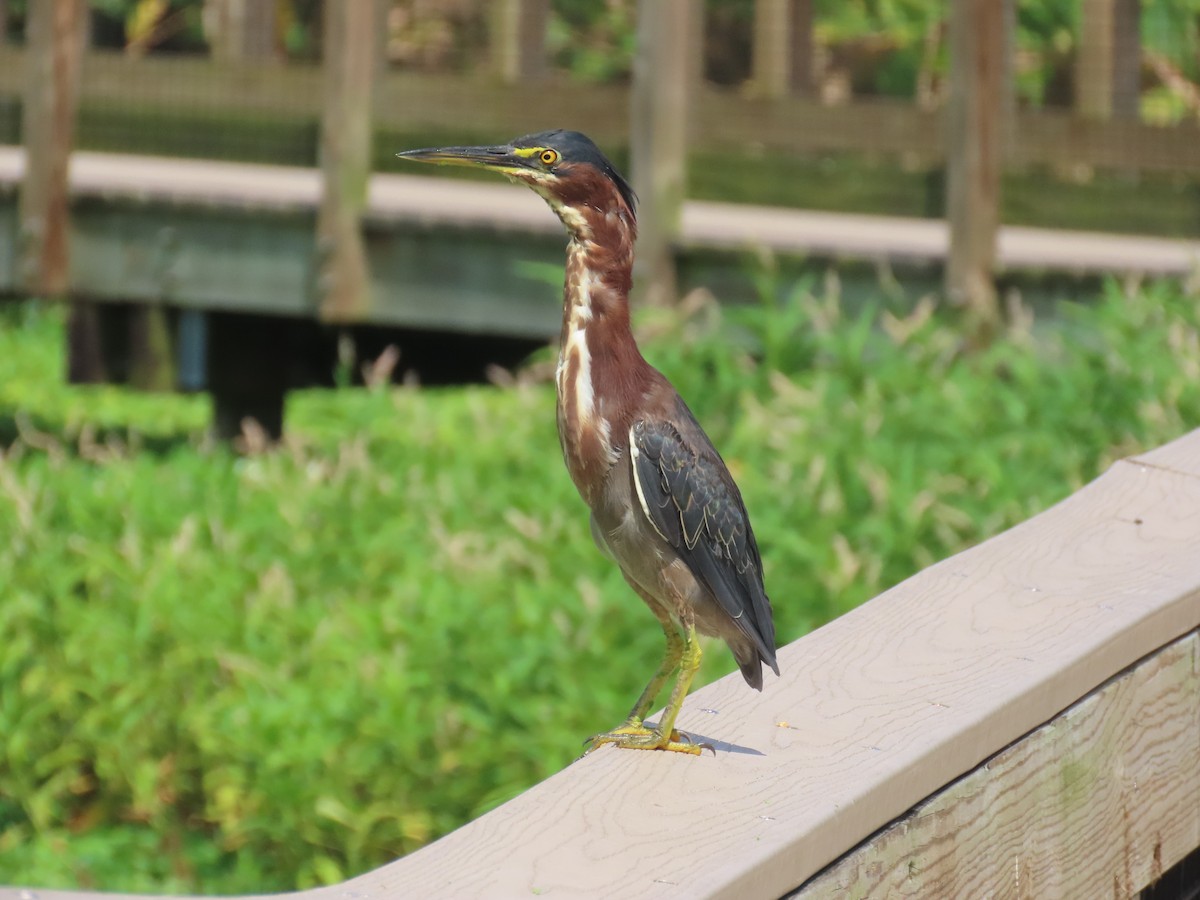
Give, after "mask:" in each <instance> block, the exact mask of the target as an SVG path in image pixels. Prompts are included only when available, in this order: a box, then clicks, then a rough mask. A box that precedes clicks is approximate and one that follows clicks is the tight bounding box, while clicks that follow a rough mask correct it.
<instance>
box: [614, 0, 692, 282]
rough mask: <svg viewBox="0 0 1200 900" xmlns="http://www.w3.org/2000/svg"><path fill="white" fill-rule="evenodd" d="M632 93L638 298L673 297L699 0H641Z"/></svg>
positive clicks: (632, 147) (630, 130) (631, 121)
mask: <svg viewBox="0 0 1200 900" xmlns="http://www.w3.org/2000/svg"><path fill="white" fill-rule="evenodd" d="M637 9H638V21H637V51H636V53H635V55H634V59H633V91H632V96H631V98H630V108H631V120H630V129H629V134H630V138H629V140H630V148H629V150H630V168H631V170H632V175H633V187H634V190H635V191H636V192H637V194H638V197H639V198H640V202H641V209H640V215H639V217H638V219H639V223H640V224H639V235H640V236H639V239H638V255H637V272H638V275H639V279H638V282H637V294H636V297H637V300H638V301H639V302H644V303H651V304H667V303H672V302H674V300H675V294H676V284H675V255H674V245H675V242H676V240H677V239H678V237H679V231H680V224H681V220H682V214H683V196H684V190H685V187H686V183H687V144H688V133H687V132H688V101H689V97H690V95H691V93H692V90H691V89H692V84H691V82H692V80H693V79H694V77H695V74H696V66H695V65H694V54H695V53H696V52H697V49H698V47H697V42H696V40H695V32H696V26H697V23H698V22H699V16H700V10H699V7H698V5H697V3H696V2H695V0H639V2H638V8H637Z"/></svg>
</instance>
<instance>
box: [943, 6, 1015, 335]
mask: <svg viewBox="0 0 1200 900" xmlns="http://www.w3.org/2000/svg"><path fill="white" fill-rule="evenodd" d="M950 6H951V12H950V96H949V102H948V104H947V109H946V164H947V173H946V195H947V196H946V206H947V209H946V219H947V224H948V226H949V229H950V250H949V257H948V259H947V262H946V294H947V295H948V297H949V298H950V301H951V302H952V303H954V304H956V305H960V306H963V307H965V308H966V309H967V310H968V311H969V313H970V314H971V318H972V320H973V325H972V330H973V331H974V332H975V334H974V337H976V338H983V339H984V340H986V338H987V336H988V335H989V334H990V333H991V331H992V329H993V328H994V326H995V325H996V324H997V323H998V321H999V306H998V304H997V301H996V287H995V284H994V282H993V276H994V273H995V266H996V232H997V230H998V228H999V225H1000V170H1001V162H1002V157H1003V149H1004V141H1005V137H1004V133H1003V132H1004V128H1003V123H1004V119H1005V116H1004V109H1005V102H1004V96H1005V90H1004V89H1005V85H1004V79H1003V75H1004V72H1005V71H1006V70H1007V68H1008V67H1007V65H1006V63H1005V55H1006V53H1007V52H1008V46H1007V42H1006V40H1005V36H1006V35H1007V34H1008V33H1009V29H1008V27H1007V25H1006V17H1007V16H1008V15H1009V14H1010V13H1011V12H1012V0H956V2H954V3H952V4H951V5H950Z"/></svg>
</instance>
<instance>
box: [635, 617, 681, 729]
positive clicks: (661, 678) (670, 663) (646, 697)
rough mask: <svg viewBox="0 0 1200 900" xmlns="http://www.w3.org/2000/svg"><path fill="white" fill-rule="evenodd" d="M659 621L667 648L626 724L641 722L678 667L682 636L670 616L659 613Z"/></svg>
mask: <svg viewBox="0 0 1200 900" xmlns="http://www.w3.org/2000/svg"><path fill="white" fill-rule="evenodd" d="M655 614H656V615H658V611H657V610H655ZM659 622H661V623H662V629H663V634H665V635H666V637H667V650H666V653H664V654H663V659H662V663H661V664H660V665H659V667H658V671H657V672H655V673H654V677H653V678H651V679H650V683H649V684H647V685H646V689H645V690H643V691H642V695H641V696H640V697H638V699H637V703H635V704H633V709H631V710H630V711H629V717H628V718H627V719H626V720H625V724H626V725H641V724H642V720H643V719H644V718H646V713H648V712H650V707H651V706H653V705H654V698H655V697H657V696H658V692H659V691H661V690H662V687H663V685H664V684H666V683H667V679H668V678H670V677H671V673H672V672H674V671H675V670H676V669H677V668H679V660H680V659H681V658H682V657H683V651H684V647H685V646H686V645H685V643H684V639H683V636H682V635H680V633H679V629H678V628H676V627H675V623H674V622H672V621H671V618H670V616H667V615H665V614H661V615H659Z"/></svg>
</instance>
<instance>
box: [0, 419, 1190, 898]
mask: <svg viewBox="0 0 1200 900" xmlns="http://www.w3.org/2000/svg"><path fill="white" fill-rule="evenodd" d="M1167 455H1169V459H1170V466H1169V467H1168V466H1164V465H1158V464H1156V462H1155V461H1156V460H1160V459H1165V458H1166V457H1167ZM1198 470H1200V431H1197V432H1193V433H1192V434H1190V435H1188V436H1187V437H1186V438H1184V439H1181V440H1179V441H1176V442H1174V443H1173V444H1171V445H1168V447H1167V448H1164V449H1162V450H1159V451H1155V452H1153V453H1148V454H1145V457H1144V458H1143V459H1134V460H1130V461H1124V462H1120V463H1118V464H1116V465H1115V466H1114V467H1113V468H1112V469H1111V470H1110V471H1109V472H1107V473H1106V474H1105V475H1103V476H1102V477H1101V478H1099V479H1097V480H1096V481H1095V482H1093V483H1092V484H1090V485H1088V486H1087V487H1085V488H1084V489H1082V490H1081V491H1079V492H1078V493H1076V494H1074V495H1072V496H1070V497H1068V498H1067V499H1066V500H1064V501H1063V502H1061V503H1059V504H1058V505H1056V506H1054V507H1052V508H1051V509H1049V510H1047V511H1046V512H1044V513H1042V514H1041V515H1038V516H1035V517H1034V518H1033V519H1030V520H1029V521H1027V522H1025V523H1023V524H1021V525H1019V526H1017V527H1016V528H1013V529H1011V530H1010V531H1008V532H1005V533H1004V534H1002V535H999V536H997V537H995V538H993V539H991V540H989V541H987V542H985V543H983V544H980V545H979V546H977V547H975V548H973V549H970V550H967V551H965V552H963V553H960V554H958V555H956V556H954V557H952V558H950V559H948V560H945V561H944V562H941V563H939V564H937V565H934V566H932V567H930V568H929V569H926V570H924V571H923V572H920V573H919V574H917V575H915V576H914V577H912V578H910V579H909V580H907V581H905V582H903V583H901V584H899V585H897V586H896V587H894V588H892V589H891V590H889V591H887V592H886V593H884V594H882V595H880V596H879V597H877V598H876V599H874V600H872V601H870V602H868V603H866V604H864V605H863V606H861V607H859V608H858V609H856V610H854V611H852V612H850V613H848V614H846V615H844V616H842V617H841V618H839V619H837V620H835V621H833V622H831V623H829V624H828V625H826V626H825V627H823V628H820V629H818V630H817V631H815V632H813V633H811V634H809V635H807V636H805V637H803V638H801V639H800V640H798V641H795V642H793V643H791V644H789V645H788V646H786V647H784V648H783V649H782V650H781V651H780V656H779V661H780V667H781V669H782V672H783V675H782V677H781V678H780V679H778V680H774V679H772V680H770V681H769V682H768V683H767V685H766V687H765V690H764V692H763V693H762V694H757V693H754V692H752V691H748V690H746V688H745V685H744V684H742V682H741V678H740V676H739V675H736V674H735V675H732V676H730V677H728V678H724V679H722V680H720V681H718V682H715V683H714V684H711V685H709V686H707V687H705V688H703V689H702V690H700V691H697V692H696V693H695V694H693V695H692V696H691V697H690V698H689V699H688V701H687V703H686V704H685V706H684V709H683V712H682V714H681V716H680V720H679V726H680V727H681V728H683V729H685V730H688V731H690V732H691V733H693V734H695V735H697V736H698V737H699V738H700V739H702V740H705V741H709V742H711V743H712V744H713V745H714V746H715V747H716V750H717V753H716V756H715V757H714V756H707V755H706V756H704V757H687V758H680V757H678V756H676V755H675V754H664V753H636V752H631V751H622V750H615V749H608V748H602V749H601V750H599V751H597V752H596V753H593V754H592V755H590V756H588V757H586V758H585V759H582V760H580V761H578V762H576V763H574V764H573V765H571V766H569V767H568V768H566V769H565V770H563V771H562V772H559V773H558V774H556V775H554V776H553V777H551V778H549V779H547V780H546V781H544V782H542V783H541V784H539V785H537V786H535V787H534V788H532V789H531V790H529V791H527V792H526V793H524V794H522V795H521V796H519V797H517V798H516V799H514V800H512V801H511V802H509V803H507V804H505V805H504V806H502V807H500V808H498V809H496V810H494V811H493V812H491V813H489V814H487V815H485V816H482V817H481V818H479V819H478V820H476V821H474V822H472V823H470V824H468V825H466V826H464V827H463V828H461V829H459V830H458V831H456V832H454V833H452V834H450V835H448V836H446V837H445V838H443V839H441V840H440V841H438V842H436V843H434V844H432V845H430V846H428V847H426V848H424V849H423V850H420V851H418V852H416V853H414V854H412V855H410V856H408V857H406V858H405V859H402V860H400V861H398V862H396V863H394V864H392V865H389V866H385V867H383V868H381V869H379V870H376V871H375V872H372V873H368V874H366V875H363V876H361V877H359V878H356V879H353V880H351V881H349V882H346V883H345V884H343V885H339V886H337V887H333V888H328V889H323V890H319V891H313V892H309V894H308V896H309V897H312V898H316V897H322V898H325V897H328V898H334V897H346V896H348V893H347V892H353V893H354V894H356V895H369V896H372V897H409V896H420V897H447V898H450V897H453V898H473V897H479V898H484V897H498V896H500V897H525V896H563V897H567V896H569V897H601V896H604V897H607V896H613V895H620V896H622V897H624V898H638V897H654V898H657V897H676V896H678V897H712V898H726V897H728V898H735V897H736V898H745V897H778V896H781V895H783V894H785V893H786V892H788V891H790V890H792V889H794V888H796V887H797V886H799V885H801V884H803V883H804V882H805V880H806V879H808V878H810V877H811V876H812V875H814V874H815V873H817V872H819V871H820V870H821V869H823V868H824V867H825V866H827V865H828V864H829V863H830V862H832V861H833V860H835V859H837V858H839V857H840V856H841V855H842V854H843V853H845V851H846V850H847V849H848V848H851V847H854V846H856V845H858V844H859V843H860V842H862V841H863V840H865V839H866V838H867V837H869V836H870V835H872V834H874V833H875V832H876V831H878V830H879V829H881V828H882V827H884V826H885V825H887V824H888V823H890V822H892V821H893V820H895V819H896V818H897V817H899V816H901V815H902V814H904V813H905V812H906V811H908V810H910V809H912V808H913V807H914V806H916V805H917V804H918V803H920V802H921V801H922V800H924V799H926V798H928V797H930V796H932V795H933V794H935V793H937V792H938V791H940V790H941V789H942V788H943V787H944V786H945V785H947V784H948V783H950V782H953V781H954V780H956V779H958V778H959V777H960V776H962V775H963V774H964V773H967V772H970V771H972V770H974V769H976V768H977V767H979V766H980V764H981V763H982V762H983V761H984V760H986V759H988V758H989V757H992V756H994V755H995V754H997V753H998V752H1000V751H1001V750H1003V749H1004V748H1005V747H1008V746H1009V745H1010V744H1011V743H1012V742H1014V741H1015V740H1017V739H1019V738H1021V737H1022V736H1024V735H1026V734H1028V733H1029V732H1030V731H1032V730H1033V729H1035V728H1037V727H1039V726H1041V725H1043V724H1044V723H1046V722H1049V721H1050V720H1051V719H1053V718H1055V717H1056V716H1058V715H1059V714H1060V713H1061V712H1062V711H1063V710H1065V709H1067V708H1068V707H1070V706H1071V705H1072V704H1074V703H1076V701H1078V700H1079V699H1080V698H1082V697H1084V696H1086V695H1087V694H1089V693H1090V692H1092V691H1094V690H1095V689H1096V688H1097V687H1099V686H1100V685H1102V684H1104V682H1105V681H1107V680H1108V679H1110V678H1112V677H1113V676H1115V675H1117V674H1119V673H1121V672H1122V671H1123V670H1124V669H1126V668H1127V667H1128V666H1130V665H1132V664H1133V663H1135V662H1137V661H1138V660H1140V659H1141V658H1143V657H1144V656H1146V655H1148V654H1150V653H1153V652H1156V651H1157V650H1159V649H1160V648H1162V647H1164V646H1165V645H1167V644H1168V643H1170V642H1172V641H1175V640H1177V639H1178V638H1179V637H1181V636H1183V635H1186V634H1188V633H1189V632H1191V631H1193V630H1195V629H1196V628H1197V627H1200V553H1197V546H1200V477H1197V476H1196V475H1195V474H1192V473H1195V472H1196V471H1198ZM773 595H774V597H775V599H776V602H777V603H778V604H784V603H787V602H788V596H789V590H788V586H787V585H785V584H779V583H776V584H774V585H773ZM1132 715H1134V716H1135V717H1137V718H1138V721H1139V722H1143V721H1146V722H1149V721H1157V720H1158V718H1160V712H1159V711H1158V709H1157V707H1143V708H1139V709H1137V710H1135V711H1134V712H1133V713H1132ZM1146 717H1150V718H1149V719H1147V718H1146ZM1151 752H1156V751H1151ZM1140 784H1141V783H1140V782H1139V785H1140ZM1090 836H1091V835H1090V832H1084V833H1083V834H1080V835H1078V838H1079V839H1080V840H1088V839H1090ZM1164 846H1165V844H1164ZM1172 852H1173V851H1172ZM38 895H39V897H40V898H41V900H54V898H59V897H63V896H66V895H63V894H56V893H52V892H41V891H39V892H38ZM0 900H20V894H19V893H18V892H17V891H15V890H7V891H6V890H0Z"/></svg>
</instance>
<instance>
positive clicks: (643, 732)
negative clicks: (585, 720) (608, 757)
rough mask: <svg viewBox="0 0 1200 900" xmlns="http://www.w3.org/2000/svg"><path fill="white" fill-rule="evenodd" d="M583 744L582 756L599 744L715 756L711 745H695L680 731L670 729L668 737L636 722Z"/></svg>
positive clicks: (597, 736)
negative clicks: (707, 753)
mask: <svg viewBox="0 0 1200 900" xmlns="http://www.w3.org/2000/svg"><path fill="white" fill-rule="evenodd" d="M584 743H585V744H587V750H585V751H584V753H583V755H584V756H587V755H588V754H589V753H591V752H592V751H593V750H595V749H596V748H597V747H599V746H600V745H601V744H616V745H617V746H618V747H624V748H625V749H626V750H670V751H671V752H673V753H690V754H692V755H693V756H699V755H700V754H701V753H702V752H703V751H705V750H712V752H713V756H716V755H717V751H716V750H715V749H713V746H712V744H697V743H695V742H694V741H693V740H692V739H691V737H690V736H688V735H686V734H684V733H683V732H682V731H676V730H675V729H673V728H672V729H671V733H670V734H669V735H668V734H664V733H663V732H661V731H659V730H658V729H657V728H647V727H646V726H645V725H642V724H640V723H636V722H626V723H625V724H624V725H622V726H621V727H620V728H614V729H613V730H612V731H606V732H605V733H604V734H597V735H595V736H594V737H590V738H588V739H587V740H586V741H584Z"/></svg>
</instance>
